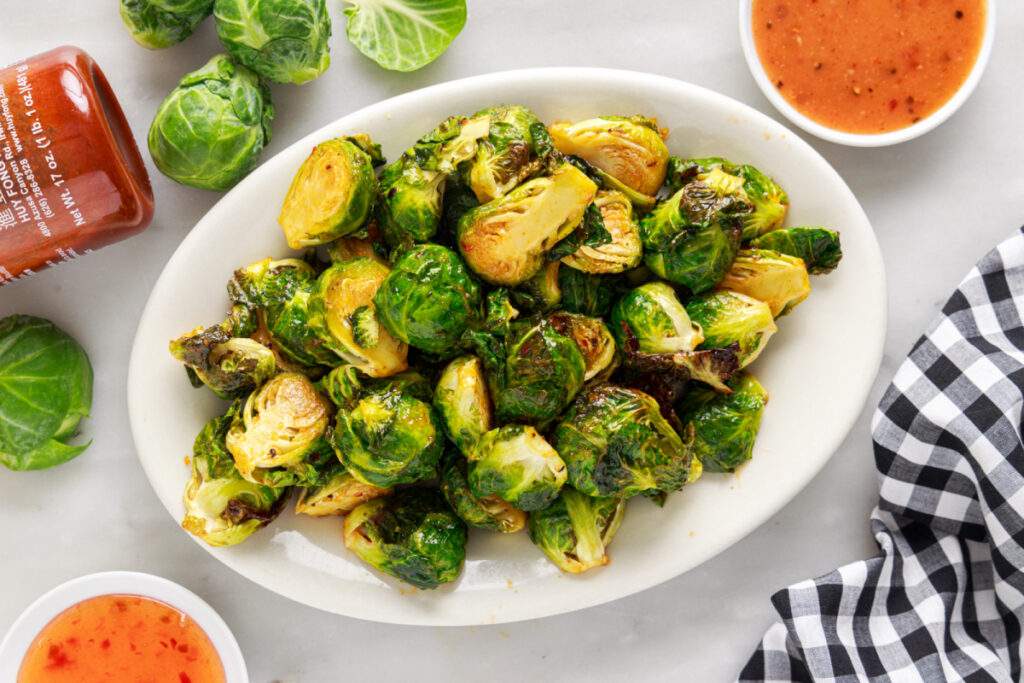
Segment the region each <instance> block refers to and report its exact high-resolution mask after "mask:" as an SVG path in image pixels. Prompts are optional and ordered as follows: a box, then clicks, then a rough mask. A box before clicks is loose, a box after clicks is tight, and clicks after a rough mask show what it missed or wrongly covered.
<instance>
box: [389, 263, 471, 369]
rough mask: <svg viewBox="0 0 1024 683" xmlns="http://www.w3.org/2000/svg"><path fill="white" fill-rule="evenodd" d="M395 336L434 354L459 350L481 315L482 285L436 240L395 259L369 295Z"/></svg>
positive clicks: (446, 353) (440, 354) (447, 354)
mask: <svg viewBox="0 0 1024 683" xmlns="http://www.w3.org/2000/svg"><path fill="white" fill-rule="evenodd" d="M373 301H374V304H375V305H376V308H377V315H378V316H379V317H380V320H381V322H382V323H383V324H384V327H385V328H387V330H388V331H390V332H391V334H392V335H393V336H395V337H396V338H398V339H401V340H402V341H403V342H406V343H408V344H410V345H412V346H415V347H416V348H418V349H421V350H423V351H427V352H429V353H432V354H435V355H438V356H450V355H452V354H453V353H455V352H457V350H458V347H457V345H458V342H459V339H461V337H462V333H463V332H465V331H466V328H467V327H468V326H469V324H470V323H472V322H474V321H476V320H477V319H478V318H479V315H480V301H481V300H480V287H479V285H477V283H476V281H475V280H474V279H473V278H472V277H471V276H470V274H469V272H468V271H467V270H466V267H465V266H464V265H463V263H462V259H461V258H459V255H458V254H456V253H455V252H454V251H452V250H450V249H447V248H445V247H442V246H441V245H439V244H420V245H416V246H414V247H412V248H410V249H409V250H407V251H405V252H404V253H403V254H402V255H401V257H399V259H398V260H397V261H396V262H395V265H394V267H393V268H392V270H391V272H390V273H389V274H388V276H387V277H386V278H385V279H384V281H383V282H382V283H381V285H380V288H379V289H378V290H377V293H376V294H375V295H374V298H373Z"/></svg>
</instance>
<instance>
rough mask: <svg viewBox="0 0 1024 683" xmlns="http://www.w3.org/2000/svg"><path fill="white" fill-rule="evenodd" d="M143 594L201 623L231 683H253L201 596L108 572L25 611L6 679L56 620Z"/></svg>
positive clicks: (6, 648)
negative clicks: (104, 600)
mask: <svg viewBox="0 0 1024 683" xmlns="http://www.w3.org/2000/svg"><path fill="white" fill-rule="evenodd" d="M112 594H116V595H138V596H142V597H146V598H152V599H153V600H159V601H160V602H163V603H166V604H168V605H170V606H171V607H174V608H175V609H178V610H180V611H182V612H184V613H185V614H187V615H188V616H189V617H191V618H192V620H193V621H195V622H196V624H198V625H199V627H200V628H201V629H203V631H205V632H206V635H207V636H209V638H210V642H211V643H213V647H214V649H215V650H216V651H217V654H218V655H220V660H221V663H222V664H223V666H224V678H225V680H226V681H227V683H249V674H248V672H247V671H246V669H245V661H244V660H243V659H242V651H241V649H240V648H239V647H238V642H237V641H236V640H235V637H234V636H233V635H232V634H231V630H230V629H229V628H228V626H227V624H225V623H224V620H223V619H221V618H220V615H218V614H217V613H216V612H214V611H213V608H212V607H210V606H209V605H208V604H206V602H204V601H203V599H202V598H200V597H199V596H198V595H196V594H195V593H193V592H192V591H190V590H188V589H187V588H183V587H181V586H179V585H178V584H176V583H174V582H172V581H168V580H167V579H162V578H160V577H159V576H153V575H151V574H140V573H138V572H102V573H100V574H89V575H87V576H81V577H79V578H77V579H72V580H70V581H68V582H67V583H62V584H61V585H59V586H57V587H56V588H54V589H53V590H51V591H50V592H49V593H46V594H45V595H43V596H42V597H40V598H39V599H38V600H36V601H35V602H33V603H32V604H31V605H29V607H28V608H27V609H26V610H25V611H24V612H22V613H21V616H20V617H18V618H17V620H16V621H15V622H14V624H13V625H12V626H11V628H10V630H9V631H8V632H7V635H6V636H5V637H4V640H3V642H2V643H0V681H15V680H17V678H18V670H19V669H20V668H21V663H22V661H23V660H24V659H25V654H26V653H27V652H28V648H29V646H30V645H31V644H32V641H34V640H35V639H36V636H38V635H39V632H40V631H42V630H43V628H44V627H45V626H46V625H47V624H49V623H50V622H51V621H53V619H54V617H56V616H57V615H58V614H61V613H62V612H64V610H66V609H68V608H69V607H71V606H73V605H77V604H78V603H80V602H82V601H83V600H88V599H89V598H95V597H98V596H100V595H112Z"/></svg>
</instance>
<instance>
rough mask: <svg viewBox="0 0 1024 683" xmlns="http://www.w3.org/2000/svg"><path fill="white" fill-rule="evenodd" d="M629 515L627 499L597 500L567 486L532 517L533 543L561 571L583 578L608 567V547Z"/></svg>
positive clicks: (531, 535) (531, 532)
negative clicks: (586, 574) (596, 569)
mask: <svg viewBox="0 0 1024 683" xmlns="http://www.w3.org/2000/svg"><path fill="white" fill-rule="evenodd" d="M625 511H626V499H625V498H593V497H591V496H586V495H583V494H582V493H580V492H579V491H576V490H574V489H572V488H571V487H569V486H566V487H565V488H564V489H562V493H561V495H559V496H558V498H557V499H556V500H555V502H554V503H552V504H551V505H549V506H548V507H547V508H545V509H543V510H538V511H537V512H534V513H532V514H531V515H530V540H531V541H533V543H534V545H536V546H537V547H538V548H540V549H541V550H542V551H543V552H544V554H545V555H547V556H548V559H549V560H551V561H552V562H554V563H555V565H556V566H557V567H558V568H559V569H561V570H562V571H564V572H569V573H571V574H579V573H581V572H585V571H587V570H588V569H593V568H594V567H600V566H602V565H606V564H608V552H607V549H608V544H609V543H611V542H612V538H613V537H614V536H615V532H616V531H618V530H619V525H620V524H621V523H622V515H623V514H624V513H625Z"/></svg>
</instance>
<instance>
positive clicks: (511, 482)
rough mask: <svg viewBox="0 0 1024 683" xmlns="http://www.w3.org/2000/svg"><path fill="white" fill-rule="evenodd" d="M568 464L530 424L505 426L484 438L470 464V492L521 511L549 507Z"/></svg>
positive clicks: (561, 483) (478, 444) (563, 482)
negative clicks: (496, 498) (503, 502)
mask: <svg viewBox="0 0 1024 683" xmlns="http://www.w3.org/2000/svg"><path fill="white" fill-rule="evenodd" d="M565 476H566V474H565V462H563V461H562V459H561V458H560V457H559V456H558V453H557V452H556V451H555V449H554V448H552V447H551V445H550V444H549V443H548V442H547V441H546V440H545V439H544V437H543V436H541V435H540V434H539V433H538V432H537V430H536V429H534V428H533V427H530V426H529V425H505V426H504V427H498V428H497V429H492V430H491V431H489V432H487V433H486V434H484V435H483V437H481V439H480V441H479V442H478V443H477V447H476V449H475V450H474V451H473V457H472V458H471V459H470V461H469V477H468V481H469V489H470V491H472V492H473V495H475V496H477V497H478V498H488V497H490V496H498V497H499V498H501V499H502V500H504V501H507V502H509V503H511V504H512V505H514V506H515V507H516V508H518V509H520V510H525V511H527V512H531V511H533V510H541V509H543V508H546V507H547V506H548V505H550V504H551V502H552V501H553V500H554V499H555V498H556V497H557V496H558V491H559V490H560V489H561V488H562V485H563V484H565Z"/></svg>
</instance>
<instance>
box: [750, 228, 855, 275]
mask: <svg viewBox="0 0 1024 683" xmlns="http://www.w3.org/2000/svg"><path fill="white" fill-rule="evenodd" d="M750 246H751V247H752V248H754V249H770V250H772V251H777V252H779V253H780V254H786V255H788V256H796V257H797V258H800V259H803V261H804V264H805V265H806V266H807V272H809V273H811V274H812V275H819V274H823V273H830V272H832V271H833V270H835V269H836V266H838V265H839V261H841V260H842V258H843V249H842V246H841V245H840V243H839V233H838V232H836V231H835V230H828V229H826V228H786V229H785V230H773V231H772V232H769V233H765V234H764V235H761V236H760V237H758V238H756V239H754V240H752V241H751V242H750Z"/></svg>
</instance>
